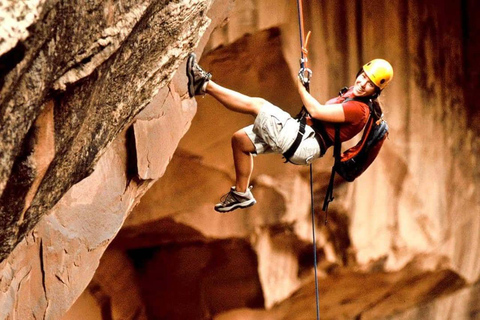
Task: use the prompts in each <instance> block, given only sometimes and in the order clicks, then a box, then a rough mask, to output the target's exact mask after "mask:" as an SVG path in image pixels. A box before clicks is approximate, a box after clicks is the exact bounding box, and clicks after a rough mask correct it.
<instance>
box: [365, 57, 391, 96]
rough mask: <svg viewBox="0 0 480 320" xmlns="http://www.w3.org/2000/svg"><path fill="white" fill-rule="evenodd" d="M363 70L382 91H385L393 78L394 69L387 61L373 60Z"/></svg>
mask: <svg viewBox="0 0 480 320" xmlns="http://www.w3.org/2000/svg"><path fill="white" fill-rule="evenodd" d="M362 69H363V71H365V73H366V74H367V76H368V78H370V80H372V82H373V83H374V84H375V85H376V86H377V87H379V88H380V90H383V89H384V88H385V87H386V86H387V84H388V83H389V82H390V81H391V80H392V78H393V68H392V65H391V64H390V63H389V62H388V61H387V60H383V59H373V60H372V61H370V62H368V63H367V64H365V65H364V66H363V68H362Z"/></svg>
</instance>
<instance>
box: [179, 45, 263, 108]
mask: <svg viewBox="0 0 480 320" xmlns="http://www.w3.org/2000/svg"><path fill="white" fill-rule="evenodd" d="M187 77H188V94H189V96H190V97H191V98H192V97H194V96H198V95H205V94H206V93H208V94H210V95H211V96H212V97H214V98H215V99H217V100H218V101H219V102H220V103H222V104H223V105H224V106H225V107H227V108H228V109H230V110H232V111H235V112H240V113H246V114H251V115H252V116H254V117H256V116H257V114H258V112H259V111H260V108H261V107H262V105H263V104H264V103H265V102H266V101H265V100H264V99H261V98H252V97H249V96H246V95H244V94H241V93H239V92H236V91H233V90H230V89H227V88H224V87H222V86H220V85H218V84H216V83H215V82H213V81H211V80H210V79H211V77H212V75H211V74H210V73H208V72H206V71H205V70H203V69H202V68H201V67H200V66H199V65H198V63H197V61H196V56H195V54H194V53H191V54H190V55H189V56H188V59H187Z"/></svg>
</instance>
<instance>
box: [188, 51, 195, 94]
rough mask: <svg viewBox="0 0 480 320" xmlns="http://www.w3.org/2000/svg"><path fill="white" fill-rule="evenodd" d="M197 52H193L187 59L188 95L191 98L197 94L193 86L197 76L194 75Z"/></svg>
mask: <svg viewBox="0 0 480 320" xmlns="http://www.w3.org/2000/svg"><path fill="white" fill-rule="evenodd" d="M195 59H196V57H195V54H194V53H191V54H190V55H189V56H188V59H187V77H188V95H189V96H190V98H193V97H194V96H195V88H194V86H193V84H194V80H195V77H194V76H193V71H192V69H193V66H194V65H195Z"/></svg>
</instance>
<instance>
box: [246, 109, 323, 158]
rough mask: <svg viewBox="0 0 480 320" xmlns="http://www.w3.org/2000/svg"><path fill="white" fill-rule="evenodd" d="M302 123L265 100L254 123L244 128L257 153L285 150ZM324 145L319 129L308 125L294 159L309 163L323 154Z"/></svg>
mask: <svg viewBox="0 0 480 320" xmlns="http://www.w3.org/2000/svg"><path fill="white" fill-rule="evenodd" d="M299 126H300V124H299V122H298V121H297V120H295V119H294V118H292V116H290V114H288V113H287V112H285V111H283V110H282V109H280V108H279V107H277V106H274V105H273V104H271V103H269V102H267V103H265V104H264V105H263V106H262V107H261V109H260V112H259V113H258V115H257V117H256V118H255V122H254V124H252V125H250V126H248V127H245V128H244V129H243V130H244V131H245V133H246V134H247V136H248V137H249V138H250V140H252V142H253V144H254V145H255V153H254V155H257V154H265V153H280V154H283V153H285V152H286V151H287V150H288V148H290V146H291V145H292V144H293V142H294V141H295V138H296V137H297V134H298V128H299ZM320 154H321V150H320V146H319V144H318V142H317V139H315V131H314V130H313V128H312V127H310V126H308V125H307V126H305V134H304V135H303V140H302V142H301V143H300V145H299V146H298V149H297V151H295V153H294V154H293V156H292V157H291V158H290V161H291V162H292V163H294V164H298V165H306V164H309V163H311V162H312V161H313V160H315V159H317V158H319V157H320Z"/></svg>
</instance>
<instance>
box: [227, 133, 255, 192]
mask: <svg viewBox="0 0 480 320" xmlns="http://www.w3.org/2000/svg"><path fill="white" fill-rule="evenodd" d="M232 151H233V162H234V165H235V177H236V179H235V190H237V191H238V192H246V191H247V188H248V186H249V185H250V178H251V176H252V172H253V156H252V152H255V146H254V145H253V143H252V141H251V140H250V138H249V137H248V136H247V134H246V133H245V131H243V130H239V131H237V132H235V133H234V134H233V136H232Z"/></svg>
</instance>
